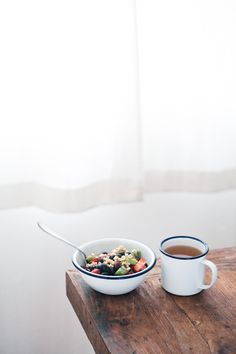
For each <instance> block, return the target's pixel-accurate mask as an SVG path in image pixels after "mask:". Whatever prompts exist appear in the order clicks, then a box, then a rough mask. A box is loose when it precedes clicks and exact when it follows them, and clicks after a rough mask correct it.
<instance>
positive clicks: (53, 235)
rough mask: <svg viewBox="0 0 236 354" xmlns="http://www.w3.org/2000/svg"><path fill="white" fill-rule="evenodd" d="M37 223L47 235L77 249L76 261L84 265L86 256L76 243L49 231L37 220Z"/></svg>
mask: <svg viewBox="0 0 236 354" xmlns="http://www.w3.org/2000/svg"><path fill="white" fill-rule="evenodd" d="M37 225H38V227H39V228H40V229H41V230H42V231H44V232H46V233H47V234H48V235H50V236H52V237H55V238H56V239H57V240H59V241H62V242H65V243H67V245H69V246H71V247H73V248H75V249H76V250H77V251H79V255H80V259H79V260H78V261H79V263H80V264H81V266H85V265H86V258H87V256H86V254H85V253H84V252H83V251H82V250H81V249H80V248H79V247H78V246H77V245H75V244H73V243H72V242H70V241H67V240H65V239H64V238H62V237H61V236H59V235H57V234H56V233H55V232H54V231H51V230H50V229H49V228H48V227H47V226H45V225H43V224H41V223H39V222H37Z"/></svg>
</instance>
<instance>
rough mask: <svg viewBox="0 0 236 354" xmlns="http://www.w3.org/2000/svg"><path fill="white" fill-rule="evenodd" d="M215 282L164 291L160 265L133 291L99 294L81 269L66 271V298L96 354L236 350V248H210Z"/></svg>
mask: <svg viewBox="0 0 236 354" xmlns="http://www.w3.org/2000/svg"><path fill="white" fill-rule="evenodd" d="M208 258H209V259H211V260H213V261H214V262H215V263H216V264H217V267H218V270H219V278H218V281H217V283H216V285H215V286H214V287H213V288H211V289H209V290H207V291H203V292H202V293H200V294H198V295H195V296H190V297H178V296H174V295H170V294H168V293H166V292H165V291H164V290H163V289H162V288H161V284H160V272H159V269H160V267H159V264H158V265H157V266H156V267H155V269H153V271H152V272H150V275H149V276H147V278H146V280H145V282H144V283H143V284H142V285H141V286H140V287H139V288H137V289H136V290H134V291H133V292H131V293H130V294H126V295H121V296H108V295H103V294H100V293H97V292H95V291H94V290H92V289H91V288H90V287H88V286H87V285H86V284H85V283H84V281H83V280H82V279H81V277H80V275H79V272H77V271H76V270H69V271H68V272H67V274H66V288H67V296H68V298H69V300H70V302H71V304H72V306H73V308H74V310H75V312H76V314H77V316H78V318H79V320H80V322H81V323H82V326H83V328H84V330H85V332H86V334H87V336H88V338H89V340H90V342H91V343H92V345H93V347H94V350H95V352H96V353H98V354H107V353H112V354H159V353H160V354H161V353H163V354H168V353H175V354H177V353H184V354H188V353H193V354H205V353H214V354H216V353H219V354H233V353H236V323H235V322H236V248H230V249H221V250H216V251H212V252H211V253H210V254H209V257H208Z"/></svg>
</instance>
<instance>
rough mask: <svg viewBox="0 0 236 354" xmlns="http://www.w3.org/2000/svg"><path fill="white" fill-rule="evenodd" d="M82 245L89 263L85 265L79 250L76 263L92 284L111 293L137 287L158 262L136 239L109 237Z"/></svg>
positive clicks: (146, 247)
mask: <svg viewBox="0 0 236 354" xmlns="http://www.w3.org/2000/svg"><path fill="white" fill-rule="evenodd" d="M80 248H81V249H82V251H84V252H85V253H86V255H87V258H86V264H85V265H84V264H81V261H80V257H79V254H78V251H76V252H75V253H74V255H73V259H72V261H73V264H74V266H75V267H76V268H77V269H78V270H79V271H80V272H81V276H82V278H83V279H84V281H85V282H86V283H87V284H88V285H89V286H90V287H92V288H93V289H94V290H96V291H99V292H101V293H103V294H108V295H121V294H125V293H128V292H130V291H132V290H134V289H135V288H137V286H139V285H140V284H141V283H142V282H143V280H144V279H145V277H146V275H147V274H148V272H149V271H150V270H151V269H152V268H153V267H154V265H155V263H156V256H155V254H154V252H153V251H152V249H151V248H149V247H148V246H146V245H145V244H143V243H141V242H138V241H135V240H129V239H120V238H105V239H100V240H96V241H91V242H88V243H85V244H83V245H81V246H80Z"/></svg>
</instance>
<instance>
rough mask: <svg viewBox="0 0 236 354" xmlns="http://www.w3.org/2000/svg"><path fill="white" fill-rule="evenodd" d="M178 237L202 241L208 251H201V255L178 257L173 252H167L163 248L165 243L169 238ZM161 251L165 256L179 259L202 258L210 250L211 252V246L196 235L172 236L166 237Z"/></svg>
mask: <svg viewBox="0 0 236 354" xmlns="http://www.w3.org/2000/svg"><path fill="white" fill-rule="evenodd" d="M176 238H183V239H186V238H187V239H191V240H195V241H198V242H200V243H201V244H202V245H204V246H205V249H206V251H205V252H204V253H201V254H200V255H199V256H194V257H178V256H173V255H172V254H169V253H167V252H165V250H164V249H163V248H162V246H163V244H164V243H165V242H167V241H169V240H174V239H176ZM160 252H161V253H163V254H164V255H165V256H167V257H170V258H175V259H179V260H183V261H185V260H191V259H197V258H201V257H204V256H205V255H206V254H207V253H208V252H209V246H208V244H207V243H205V242H203V241H202V240H200V239H199V238H197V237H194V236H170V237H168V238H165V239H164V240H163V241H162V242H161V245H160Z"/></svg>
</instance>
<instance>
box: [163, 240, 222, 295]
mask: <svg viewBox="0 0 236 354" xmlns="http://www.w3.org/2000/svg"><path fill="white" fill-rule="evenodd" d="M170 246H190V247H194V248H197V249H199V250H200V251H201V254H200V255H198V256H193V257H189V256H188V257H187V256H186V257H180V256H178V255H172V254H169V253H167V252H165V249H167V247H170ZM208 251H209V247H208V245H207V244H206V243H205V242H203V241H201V240H200V239H198V238H196V237H192V236H172V237H168V238H166V239H164V240H163V241H162V242H161V245H160V252H161V282H162V287H163V288H164V289H165V290H166V291H168V292H169V293H171V294H174V295H180V296H189V295H195V294H198V293H199V292H201V291H202V290H203V289H209V288H210V287H212V285H213V284H214V283H215V282H216V280H217V268H216V265H215V264H214V263H213V262H211V261H208V260H206V259H205V256H206V255H207V253H208ZM206 266H207V267H209V268H210V270H211V282H210V284H209V285H208V284H204V276H205V267H206Z"/></svg>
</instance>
